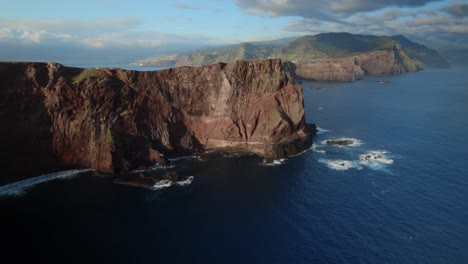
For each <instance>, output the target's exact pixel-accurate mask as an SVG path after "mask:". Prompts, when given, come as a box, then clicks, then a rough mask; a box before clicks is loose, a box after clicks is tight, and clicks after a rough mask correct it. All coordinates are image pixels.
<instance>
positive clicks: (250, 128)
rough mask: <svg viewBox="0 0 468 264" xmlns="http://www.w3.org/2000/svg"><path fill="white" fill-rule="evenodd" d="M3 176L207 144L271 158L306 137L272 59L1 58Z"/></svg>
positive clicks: (115, 167) (159, 158)
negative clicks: (91, 65)
mask: <svg viewBox="0 0 468 264" xmlns="http://www.w3.org/2000/svg"><path fill="white" fill-rule="evenodd" d="M0 92H1V98H0V122H1V123H2V124H3V125H2V127H3V129H2V131H1V132H0V144H1V146H2V154H1V155H2V157H0V158H2V162H3V163H5V164H4V167H5V168H6V170H5V171H4V174H8V173H14V174H15V175H22V173H23V174H24V175H26V176H28V174H34V173H36V174H37V173H38V172H44V171H47V170H54V169H61V168H63V167H65V166H72V165H73V166H75V165H81V166H86V167H92V168H94V169H96V170H97V171H99V172H107V173H113V172H119V171H125V170H129V169H134V168H138V167H142V166H147V165H150V164H153V163H155V162H164V161H165V158H164V156H166V157H167V156H178V155H188V154H193V153H200V152H203V151H206V150H219V151H224V152H226V151H234V152H247V153H254V154H257V155H259V156H262V157H265V158H268V159H274V158H280V157H284V156H288V155H292V154H296V153H298V152H299V151H302V150H304V149H305V148H307V147H309V146H310V144H311V133H313V132H311V131H310V130H311V129H308V126H307V125H306V123H305V118H304V103H303V97H302V88H301V87H299V86H295V85H293V82H292V80H291V77H290V75H289V73H288V72H286V71H284V70H283V66H282V63H281V61H280V60H256V61H236V62H231V63H228V64H224V63H218V64H213V65H208V66H203V67H180V68H174V69H168V70H162V71H157V72H137V71H125V70H120V69H84V70H83V69H78V68H69V67H64V66H62V65H60V64H56V63H0Z"/></svg>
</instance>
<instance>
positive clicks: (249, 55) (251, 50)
mask: <svg viewBox="0 0 468 264" xmlns="http://www.w3.org/2000/svg"><path fill="white" fill-rule="evenodd" d="M273 49H274V46H273V45H269V44H252V43H241V44H238V45H234V46H228V47H223V48H219V49H209V50H202V51H197V52H193V53H191V54H188V55H182V56H180V57H179V58H178V60H177V62H176V64H175V66H176V67H179V66H200V65H206V64H212V63H216V62H229V61H235V60H245V59H264V58H268V57H269V56H270V54H271V53H272V52H273Z"/></svg>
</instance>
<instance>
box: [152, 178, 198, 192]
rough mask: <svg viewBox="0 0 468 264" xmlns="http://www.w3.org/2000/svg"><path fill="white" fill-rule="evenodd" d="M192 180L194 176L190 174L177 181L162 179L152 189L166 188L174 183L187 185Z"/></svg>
mask: <svg viewBox="0 0 468 264" xmlns="http://www.w3.org/2000/svg"><path fill="white" fill-rule="evenodd" d="M192 181H193V176H189V177H187V178H186V179H185V180H181V181H176V182H173V181H170V180H160V181H158V182H156V183H155V184H154V185H153V187H152V188H151V189H152V190H161V189H164V188H168V187H171V186H173V185H178V186H187V185H190V184H191V183H192Z"/></svg>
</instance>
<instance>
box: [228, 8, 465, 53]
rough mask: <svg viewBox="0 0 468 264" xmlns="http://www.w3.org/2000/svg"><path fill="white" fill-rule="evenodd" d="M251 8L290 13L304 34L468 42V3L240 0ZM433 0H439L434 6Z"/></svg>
mask: <svg viewBox="0 0 468 264" xmlns="http://www.w3.org/2000/svg"><path fill="white" fill-rule="evenodd" d="M236 4H237V5H238V6H239V7H240V8H241V9H242V10H244V12H246V13H250V14H257V15H258V14H262V15H268V16H272V17H279V16H290V17H297V19H296V20H294V21H292V22H290V23H289V24H288V25H285V26H284V27H283V28H282V30H285V31H289V32H295V33H298V34H318V33H322V32H350V33H358V34H376V35H397V34H402V35H405V36H407V37H409V38H411V39H414V40H416V41H419V42H423V43H431V44H435V45H437V46H466V45H467V44H466V43H468V20H467V19H466V17H467V16H468V3H461V2H447V3H446V4H445V5H442V6H440V7H438V8H435V7H434V6H435V5H434V4H438V5H441V4H443V3H442V1H435V0H410V1H407V0H396V1H387V0H374V1H367V0H365V1H364V0H337V1H328V2H325V1H318V0H236ZM429 4H433V5H432V6H431V5H429Z"/></svg>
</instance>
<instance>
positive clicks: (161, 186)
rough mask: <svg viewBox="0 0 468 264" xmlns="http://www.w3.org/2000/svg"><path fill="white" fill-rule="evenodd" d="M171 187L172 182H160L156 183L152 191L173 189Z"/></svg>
mask: <svg viewBox="0 0 468 264" xmlns="http://www.w3.org/2000/svg"><path fill="white" fill-rule="evenodd" d="M171 186H172V181H170V180H160V181H158V182H156V183H155V184H154V185H153V187H152V188H151V189H153V190H161V189H164V188H167V187H171Z"/></svg>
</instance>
